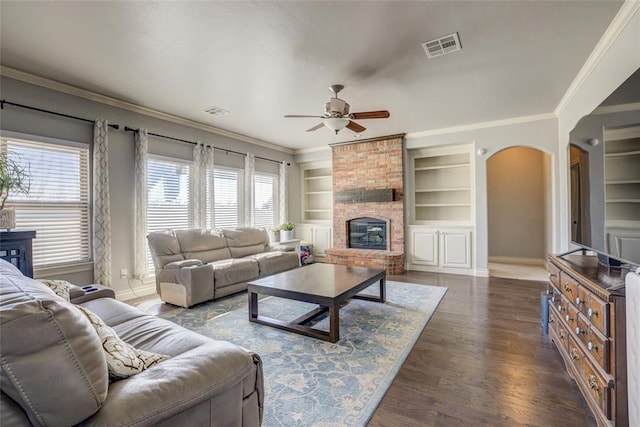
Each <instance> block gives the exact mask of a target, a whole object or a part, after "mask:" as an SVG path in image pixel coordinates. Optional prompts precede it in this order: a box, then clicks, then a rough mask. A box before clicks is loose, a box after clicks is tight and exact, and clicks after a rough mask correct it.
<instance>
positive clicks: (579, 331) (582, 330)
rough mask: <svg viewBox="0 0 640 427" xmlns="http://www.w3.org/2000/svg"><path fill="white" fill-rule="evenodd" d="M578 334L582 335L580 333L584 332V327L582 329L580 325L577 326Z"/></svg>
mask: <svg viewBox="0 0 640 427" xmlns="http://www.w3.org/2000/svg"><path fill="white" fill-rule="evenodd" d="M576 334H578V335H580V334H584V329H580V327H579V326H578V327H577V328H576Z"/></svg>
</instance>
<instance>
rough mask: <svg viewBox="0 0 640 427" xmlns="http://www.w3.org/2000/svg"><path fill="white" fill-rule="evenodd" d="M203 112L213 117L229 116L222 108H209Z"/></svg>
mask: <svg viewBox="0 0 640 427" xmlns="http://www.w3.org/2000/svg"><path fill="white" fill-rule="evenodd" d="M202 111H204V112H205V113H209V114H211V115H212V116H213V117H223V116H226V115H227V114H229V112H228V111H227V110H224V109H222V108H220V107H209V108H205V109H204V110H202Z"/></svg>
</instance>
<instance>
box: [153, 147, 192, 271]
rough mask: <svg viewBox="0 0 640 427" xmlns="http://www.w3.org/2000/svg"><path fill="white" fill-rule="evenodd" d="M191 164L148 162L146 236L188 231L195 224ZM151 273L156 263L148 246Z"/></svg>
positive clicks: (165, 161)
mask: <svg viewBox="0 0 640 427" xmlns="http://www.w3.org/2000/svg"><path fill="white" fill-rule="evenodd" d="M190 179H191V165H189V164H186V163H180V162H176V161H168V160H160V159H149V160H148V161H147V197H148V202H147V203H148V206H147V233H150V232H152V231H162V230H167V229H184V228H189V227H190V226H191V224H192V221H193V215H192V214H191V211H192V209H191V197H190V196H191V195H190V191H189V181H190ZM147 262H148V263H149V271H150V272H153V271H154V267H153V261H152V260H151V253H150V252H149V248H148V247H147Z"/></svg>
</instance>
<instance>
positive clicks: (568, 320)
mask: <svg viewBox="0 0 640 427" xmlns="http://www.w3.org/2000/svg"><path fill="white" fill-rule="evenodd" d="M564 318H565V320H566V321H567V322H571V321H572V320H573V317H571V316H570V315H568V314H567V315H566V316H564Z"/></svg>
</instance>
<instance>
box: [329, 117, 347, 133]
mask: <svg viewBox="0 0 640 427" xmlns="http://www.w3.org/2000/svg"><path fill="white" fill-rule="evenodd" d="M348 124H349V119H345V118H344V117H329V118H328V119H325V120H324V125H325V126H326V127H328V128H329V129H331V130H332V131H335V132H336V133H338V131H340V130H342V129H344V128H345V127H346V126H347V125H348Z"/></svg>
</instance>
